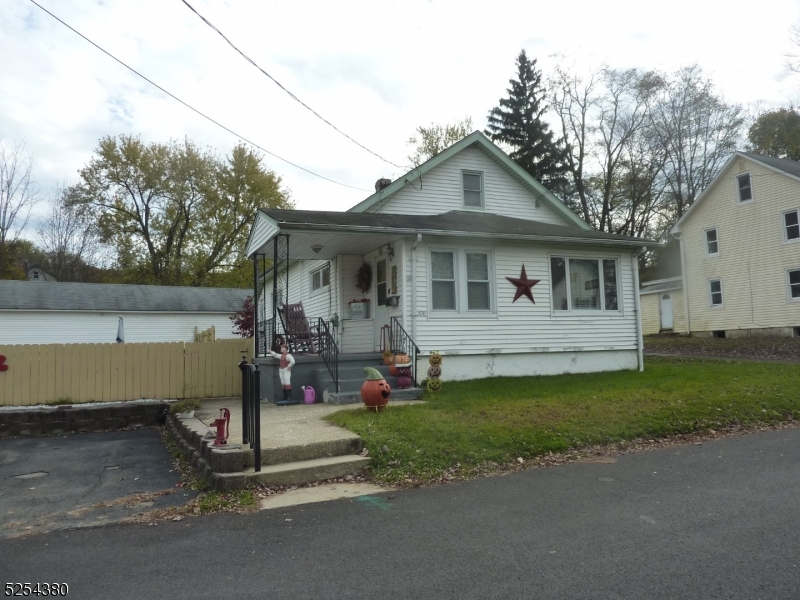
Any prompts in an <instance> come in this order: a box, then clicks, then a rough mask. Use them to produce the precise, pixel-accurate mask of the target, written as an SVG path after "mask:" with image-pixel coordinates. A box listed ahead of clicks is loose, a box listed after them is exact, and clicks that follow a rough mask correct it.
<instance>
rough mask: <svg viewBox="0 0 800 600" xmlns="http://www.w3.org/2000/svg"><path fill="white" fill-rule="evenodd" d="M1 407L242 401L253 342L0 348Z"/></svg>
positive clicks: (18, 346) (238, 340)
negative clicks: (0, 359)
mask: <svg viewBox="0 0 800 600" xmlns="http://www.w3.org/2000/svg"><path fill="white" fill-rule="evenodd" d="M0 356H5V357H6V360H5V364H6V365H8V369H7V370H5V371H0V406H31V405H35V404H56V403H58V404H61V403H63V404H66V403H70V404H71V403H80V402H113V401H118V400H138V399H140V398H152V399H156V400H164V399H170V398H210V397H221V396H238V395H240V394H241V387H242V376H241V371H240V370H239V368H238V364H239V362H240V361H241V360H242V356H246V357H247V360H248V361H250V360H251V359H252V356H253V340H252V339H236V340H217V341H215V342H164V343H156V342H154V343H145V344H33V345H14V346H0Z"/></svg>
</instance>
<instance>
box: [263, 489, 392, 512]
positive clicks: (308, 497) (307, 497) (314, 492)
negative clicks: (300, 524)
mask: <svg viewBox="0 0 800 600" xmlns="http://www.w3.org/2000/svg"><path fill="white" fill-rule="evenodd" d="M392 491H394V488H389V487H380V486H379V485H375V484H373V483H331V484H328V485H318V486H315V487H307V488H299V489H296V490H290V491H288V492H284V493H283V494H275V495H274V496H270V497H268V498H264V499H263V500H262V501H261V502H260V503H259V508H261V510H270V509H273V508H284V507H286V506H298V505H301V504H312V503H315V502H327V501H329V500H340V499H342V498H358V497H359V496H372V495H374V494H384V493H386V492H392Z"/></svg>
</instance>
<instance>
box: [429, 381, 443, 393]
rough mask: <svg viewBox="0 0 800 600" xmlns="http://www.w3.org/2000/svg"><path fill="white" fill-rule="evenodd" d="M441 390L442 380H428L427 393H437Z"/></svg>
mask: <svg viewBox="0 0 800 600" xmlns="http://www.w3.org/2000/svg"><path fill="white" fill-rule="evenodd" d="M441 389H442V380H441V379H438V378H436V379H428V391H429V392H438V391H439V390H441Z"/></svg>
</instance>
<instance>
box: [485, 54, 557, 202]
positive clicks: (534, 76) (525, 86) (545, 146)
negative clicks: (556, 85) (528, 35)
mask: <svg viewBox="0 0 800 600" xmlns="http://www.w3.org/2000/svg"><path fill="white" fill-rule="evenodd" d="M509 83H510V84H511V87H509V88H508V89H507V90H506V91H507V92H508V96H507V97H505V98H501V99H500V101H499V106H496V107H495V108H493V109H492V110H491V111H489V116H488V122H487V125H486V131H485V132H484V133H486V135H487V136H489V138H491V140H492V141H493V142H496V143H499V144H500V145H501V146H504V147H505V148H507V149H508V155H509V156H510V157H511V158H512V159H513V160H514V161H515V162H516V163H517V164H518V165H519V166H520V167H522V168H523V169H525V170H526V171H527V172H528V173H530V175H531V176H532V177H533V178H534V179H536V180H537V181H538V182H539V183H541V184H542V185H544V186H545V187H548V188H550V189H552V190H554V191H561V190H562V189H563V188H564V186H566V184H567V177H566V174H567V172H568V167H567V164H566V161H567V150H566V148H565V147H564V144H563V142H562V140H560V139H556V138H555V137H554V135H553V132H552V131H550V126H549V125H548V124H547V122H546V121H545V120H544V119H543V118H542V117H543V116H544V114H545V112H546V111H547V109H548V105H547V97H546V96H547V93H546V89H545V87H544V84H543V83H542V73H541V71H539V70H537V69H536V59H533V60H529V59H528V56H527V54H525V50H522V51H521V52H520V53H519V56H518V57H517V78H516V79H511V80H509Z"/></svg>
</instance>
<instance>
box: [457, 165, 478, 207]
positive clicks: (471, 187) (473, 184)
mask: <svg viewBox="0 0 800 600" xmlns="http://www.w3.org/2000/svg"><path fill="white" fill-rule="evenodd" d="M461 178H462V187H463V188H464V206H465V207H468V208H483V174H481V173H462V174H461Z"/></svg>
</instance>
